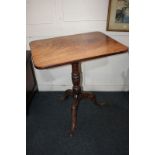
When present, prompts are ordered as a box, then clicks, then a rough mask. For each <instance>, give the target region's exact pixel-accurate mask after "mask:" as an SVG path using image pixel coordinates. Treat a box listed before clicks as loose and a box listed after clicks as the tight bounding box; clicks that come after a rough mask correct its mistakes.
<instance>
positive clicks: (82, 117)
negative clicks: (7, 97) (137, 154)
mask: <svg viewBox="0 0 155 155" xmlns="http://www.w3.org/2000/svg"><path fill="white" fill-rule="evenodd" d="M95 94H96V95H97V98H98V100H99V101H103V100H104V101H106V102H108V103H110V104H111V106H109V107H102V108H99V107H97V106H95V105H94V104H93V103H92V102H90V101H89V100H83V101H82V102H80V106H79V109H78V128H77V130H76V133H75V135H74V136H73V137H72V138H71V137H69V135H68V131H69V127H70V106H71V102H72V99H71V98H69V99H68V100H66V101H65V102H64V103H62V104H61V103H60V97H61V96H62V95H63V93H62V92H40V93H37V94H36V95H35V96H34V98H33V100H32V103H31V105H30V107H29V114H28V115H27V134H26V136H27V155H128V154H129V108H128V107H129V102H128V101H129V99H128V93H125V92H95Z"/></svg>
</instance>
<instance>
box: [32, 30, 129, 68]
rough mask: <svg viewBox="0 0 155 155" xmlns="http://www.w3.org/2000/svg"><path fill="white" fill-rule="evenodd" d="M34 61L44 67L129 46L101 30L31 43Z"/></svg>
mask: <svg viewBox="0 0 155 155" xmlns="http://www.w3.org/2000/svg"><path fill="white" fill-rule="evenodd" d="M30 48H31V52H32V59H33V63H34V65H35V67H36V68H39V69H44V68H49V67H53V66H59V65H63V64H69V63H73V62H77V61H84V60H87V59H93V58H97V57H104V56H107V55H112V54H118V53H122V52H126V51H127V50H128V47H126V46H125V45H123V44H121V43H119V42H117V41H115V40H114V39H112V38H110V37H108V36H106V35H105V34H103V33H101V32H90V33H83V34H76V35H70V36H63V37H56V38H50V39H43V40H36V41H32V42H31V43H30Z"/></svg>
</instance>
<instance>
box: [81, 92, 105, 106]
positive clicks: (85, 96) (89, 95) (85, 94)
mask: <svg viewBox="0 0 155 155" xmlns="http://www.w3.org/2000/svg"><path fill="white" fill-rule="evenodd" d="M81 99H89V100H91V101H92V102H93V103H94V104H95V105H97V106H99V107H101V106H105V105H106V103H104V102H101V103H99V102H97V100H96V95H95V94H93V93H91V92H82V94H81Z"/></svg>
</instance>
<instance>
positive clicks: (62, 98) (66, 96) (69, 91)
mask: <svg viewBox="0 0 155 155" xmlns="http://www.w3.org/2000/svg"><path fill="white" fill-rule="evenodd" d="M69 96H73V91H72V90H71V89H68V90H66V91H65V92H64V96H62V97H61V101H64V100H66V99H68V97H69Z"/></svg>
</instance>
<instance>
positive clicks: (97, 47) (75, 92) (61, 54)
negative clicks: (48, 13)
mask: <svg viewBox="0 0 155 155" xmlns="http://www.w3.org/2000/svg"><path fill="white" fill-rule="evenodd" d="M30 47H31V50H32V58H33V63H34V65H35V67H37V68H40V69H45V68H48V67H54V66H59V65H63V64H69V63H70V64H71V65H72V83H73V88H72V89H69V90H66V91H65V94H64V97H63V99H67V98H68V97H69V96H71V97H72V98H73V103H72V105H71V129H70V136H72V135H73V133H74V131H75V129H76V128H77V110H78V105H79V103H80V100H82V99H90V100H91V101H93V102H94V103H95V104H96V105H98V106H103V105H105V104H104V103H103V104H101V103H98V102H97V101H96V96H95V95H94V94H92V93H89V92H83V91H82V88H81V83H80V73H81V69H80V62H81V61H84V60H87V59H93V58H97V57H104V56H107V55H112V54H118V53H122V52H126V51H127V50H128V48H127V47H126V46H124V45H122V44H121V43H119V42H117V41H115V40H113V39H112V38H110V37H108V36H106V35H105V34H103V33H101V32H91V33H85V34H77V35H71V36H65V37H57V38H51V39H44V40H38V41H33V42H31V43H30Z"/></svg>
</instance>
